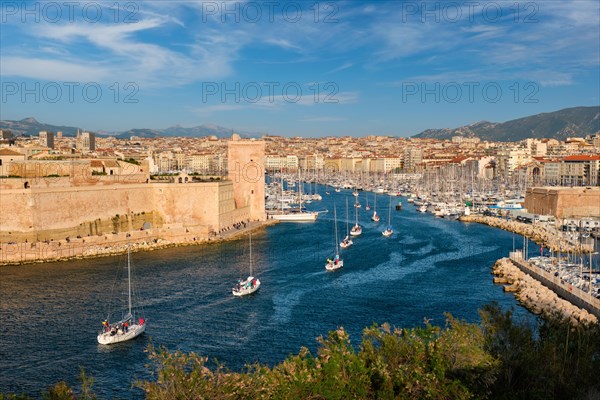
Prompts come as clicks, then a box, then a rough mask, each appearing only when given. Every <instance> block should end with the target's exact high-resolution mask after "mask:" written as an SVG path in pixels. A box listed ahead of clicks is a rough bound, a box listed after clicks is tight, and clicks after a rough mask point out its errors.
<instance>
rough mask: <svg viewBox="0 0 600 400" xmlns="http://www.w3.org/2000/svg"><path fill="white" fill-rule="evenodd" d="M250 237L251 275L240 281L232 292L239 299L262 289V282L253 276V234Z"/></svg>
mask: <svg viewBox="0 0 600 400" xmlns="http://www.w3.org/2000/svg"><path fill="white" fill-rule="evenodd" d="M248 236H249V241H250V275H249V276H248V277H247V278H246V279H244V280H241V279H240V281H239V282H238V284H237V286H236V287H234V288H233V289H232V290H231V292H232V293H233V295H234V296H238V297H240V296H245V295H247V294H252V293H254V292H256V291H257V290H258V289H259V288H260V280H259V279H258V278H255V277H254V276H252V234H249V235H248Z"/></svg>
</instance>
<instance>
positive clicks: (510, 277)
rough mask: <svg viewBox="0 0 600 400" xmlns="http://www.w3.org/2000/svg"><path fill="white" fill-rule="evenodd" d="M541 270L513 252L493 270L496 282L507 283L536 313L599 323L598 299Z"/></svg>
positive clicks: (577, 322) (574, 321)
mask: <svg viewBox="0 0 600 400" xmlns="http://www.w3.org/2000/svg"><path fill="white" fill-rule="evenodd" d="M538 270H539V268H537V269H536V268H535V267H534V266H532V265H530V264H529V263H527V262H526V261H524V260H522V259H519V257H517V256H515V255H514V254H513V257H512V259H510V258H502V259H500V260H498V261H497V262H496V263H495V264H494V267H493V270H492V273H493V274H494V275H495V276H496V278H494V283H498V284H504V285H505V286H504V290H505V291H507V292H514V293H515V297H516V298H517V300H518V301H519V302H521V304H523V306H525V307H526V308H527V309H528V310H530V311H531V312H533V313H534V314H542V315H546V316H550V315H553V314H555V313H560V314H562V315H563V316H564V317H565V318H568V319H569V320H570V321H571V323H572V324H574V325H577V324H579V323H584V324H590V323H597V322H598V318H597V316H600V302H599V301H598V299H596V298H592V297H591V296H590V295H589V294H587V293H584V292H583V291H581V290H580V289H578V288H576V287H572V286H571V287H570V285H564V284H562V283H561V282H560V279H558V278H556V277H554V276H550V275H551V274H548V273H547V272H546V271H542V270H539V271H538ZM557 293H560V294H561V296H562V297H564V298H561V297H559V295H558V294H557ZM566 299H568V300H566ZM575 304H577V305H578V306H579V307H578V306H577V305H575ZM590 311H591V312H590ZM594 314H595V315H594Z"/></svg>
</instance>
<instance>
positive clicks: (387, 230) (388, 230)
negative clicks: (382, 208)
mask: <svg viewBox="0 0 600 400" xmlns="http://www.w3.org/2000/svg"><path fill="white" fill-rule="evenodd" d="M389 208H390V209H389V210H388V226H387V227H386V228H385V231H383V232H381V234H382V235H383V236H385V237H390V236H392V234H393V233H394V230H393V229H392V198H391V197H390V207H389Z"/></svg>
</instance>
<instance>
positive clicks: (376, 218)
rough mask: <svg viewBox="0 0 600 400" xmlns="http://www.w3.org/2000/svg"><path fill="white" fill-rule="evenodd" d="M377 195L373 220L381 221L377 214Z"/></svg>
mask: <svg viewBox="0 0 600 400" xmlns="http://www.w3.org/2000/svg"><path fill="white" fill-rule="evenodd" d="M376 209H377V195H375V204H374V205H373V216H372V217H371V220H373V221H375V222H379V219H380V218H379V215H377V210H376Z"/></svg>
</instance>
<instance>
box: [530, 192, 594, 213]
mask: <svg viewBox="0 0 600 400" xmlns="http://www.w3.org/2000/svg"><path fill="white" fill-rule="evenodd" d="M524 207H525V208H526V209H527V211H529V212H530V213H533V214H542V215H554V216H555V217H556V218H559V219H563V218H583V217H593V218H599V217H600V188H597V187H595V188H584V187H578V188H553V187H540V188H531V189H527V193H526V195H525V204H524Z"/></svg>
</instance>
